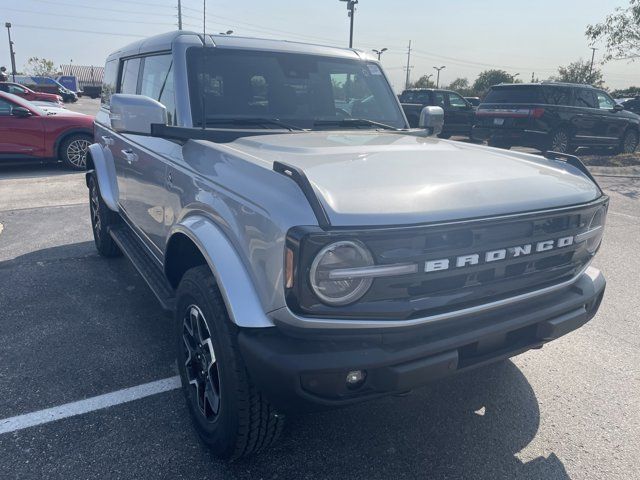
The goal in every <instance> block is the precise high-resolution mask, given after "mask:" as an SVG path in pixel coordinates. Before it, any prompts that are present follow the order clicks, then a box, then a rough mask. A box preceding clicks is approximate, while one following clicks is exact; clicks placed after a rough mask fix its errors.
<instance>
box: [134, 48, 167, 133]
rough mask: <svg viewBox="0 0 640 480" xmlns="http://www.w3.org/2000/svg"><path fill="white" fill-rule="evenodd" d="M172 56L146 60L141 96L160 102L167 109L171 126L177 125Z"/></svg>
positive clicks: (158, 56) (157, 56)
mask: <svg viewBox="0 0 640 480" xmlns="http://www.w3.org/2000/svg"><path fill="white" fill-rule="evenodd" d="M172 67H173V64H172V60H171V55H154V56H151V57H146V58H145V59H144V66H143V67H142V80H141V85H140V95H145V96H147V97H150V98H153V99H154V100H158V101H159V102H160V103H162V104H163V105H164V106H165V107H167V116H168V122H169V125H175V124H176V105H175V103H176V102H175V95H174V93H175V91H174V84H173V68H172Z"/></svg>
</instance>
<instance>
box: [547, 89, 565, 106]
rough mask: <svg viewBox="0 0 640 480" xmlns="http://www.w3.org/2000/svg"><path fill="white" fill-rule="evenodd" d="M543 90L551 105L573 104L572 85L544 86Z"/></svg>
mask: <svg viewBox="0 0 640 480" xmlns="http://www.w3.org/2000/svg"><path fill="white" fill-rule="evenodd" d="M542 92H543V93H544V98H545V103H547V104H549V105H566V106H569V105H571V88H570V87H543V89H542Z"/></svg>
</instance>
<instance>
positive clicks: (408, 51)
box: [404, 40, 412, 90]
mask: <svg viewBox="0 0 640 480" xmlns="http://www.w3.org/2000/svg"><path fill="white" fill-rule="evenodd" d="M411 68H412V67H411V40H409V49H408V50H407V66H406V67H405V69H406V70H407V78H406V80H405V82H404V88H405V90H407V89H408V88H409V74H410V72H411Z"/></svg>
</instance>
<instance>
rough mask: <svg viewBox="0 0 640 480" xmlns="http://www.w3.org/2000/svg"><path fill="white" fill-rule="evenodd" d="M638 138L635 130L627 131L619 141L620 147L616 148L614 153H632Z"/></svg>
mask: <svg viewBox="0 0 640 480" xmlns="http://www.w3.org/2000/svg"><path fill="white" fill-rule="evenodd" d="M639 140H640V137H639V136H638V132H637V131H636V130H631V129H629V130H627V131H626V132H624V135H623V136H622V140H620V146H619V147H618V148H617V151H616V153H633V152H635V151H636V149H637V148H638V141H639Z"/></svg>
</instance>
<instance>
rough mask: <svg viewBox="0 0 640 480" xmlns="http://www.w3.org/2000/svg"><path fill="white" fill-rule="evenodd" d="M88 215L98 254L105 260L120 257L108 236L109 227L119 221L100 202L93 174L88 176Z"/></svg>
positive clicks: (97, 186)
mask: <svg viewBox="0 0 640 480" xmlns="http://www.w3.org/2000/svg"><path fill="white" fill-rule="evenodd" d="M89 214H90V215H91V230H92V231H93V241H94V242H95V244H96V249H97V250H98V253H100V255H102V256H103V257H107V258H110V257H119V256H120V255H122V252H121V251H120V248H119V247H118V245H116V242H114V241H113V238H111V235H109V227H111V226H114V225H117V224H118V223H119V222H120V221H121V219H120V216H119V215H118V214H117V213H116V212H114V211H113V210H111V209H110V208H109V207H107V205H106V204H105V203H104V200H102V195H101V194H100V186H99V185H98V179H97V178H96V174H95V172H92V173H91V175H89Z"/></svg>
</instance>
